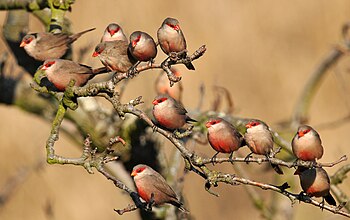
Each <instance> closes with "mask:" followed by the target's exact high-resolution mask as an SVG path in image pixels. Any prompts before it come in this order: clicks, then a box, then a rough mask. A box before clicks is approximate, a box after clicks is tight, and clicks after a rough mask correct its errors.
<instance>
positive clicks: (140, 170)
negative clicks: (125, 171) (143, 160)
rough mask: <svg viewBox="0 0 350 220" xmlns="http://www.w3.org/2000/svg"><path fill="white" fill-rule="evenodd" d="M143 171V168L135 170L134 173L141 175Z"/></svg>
mask: <svg viewBox="0 0 350 220" xmlns="http://www.w3.org/2000/svg"><path fill="white" fill-rule="evenodd" d="M144 169H145V168H144V167H141V168H138V169H137V170H136V172H137V173H141V172H142V171H143V170H144Z"/></svg>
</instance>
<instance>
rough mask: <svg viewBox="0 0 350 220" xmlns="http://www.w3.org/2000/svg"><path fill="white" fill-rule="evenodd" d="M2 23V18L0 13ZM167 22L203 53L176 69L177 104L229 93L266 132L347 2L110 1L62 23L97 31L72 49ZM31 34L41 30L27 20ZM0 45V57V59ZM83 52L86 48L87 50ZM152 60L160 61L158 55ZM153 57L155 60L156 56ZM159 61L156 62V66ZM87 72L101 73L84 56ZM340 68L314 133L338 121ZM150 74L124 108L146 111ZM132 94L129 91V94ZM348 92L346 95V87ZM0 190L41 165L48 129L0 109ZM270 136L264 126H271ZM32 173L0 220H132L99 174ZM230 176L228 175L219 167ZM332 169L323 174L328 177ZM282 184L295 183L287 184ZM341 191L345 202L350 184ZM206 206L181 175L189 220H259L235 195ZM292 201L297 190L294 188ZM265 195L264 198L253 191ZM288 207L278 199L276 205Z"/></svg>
mask: <svg viewBox="0 0 350 220" xmlns="http://www.w3.org/2000/svg"><path fill="white" fill-rule="evenodd" d="M0 15H1V21H0V22H1V23H3V21H4V18H5V12H1V13H0ZM168 16H172V17H176V18H177V19H178V20H179V21H180V23H181V27H182V29H183V31H184V33H185V36H186V39H187V42H188V49H189V51H191V52H192V51H194V50H195V49H197V48H198V47H199V46H201V45H202V44H206V45H207V48H208V51H207V53H206V54H205V56H204V57H202V58H201V59H200V60H197V61H195V62H194V65H195V67H196V71H194V72H189V71H186V70H185V69H184V68H182V67H181V70H183V83H184V88H185V93H184V104H185V106H186V107H187V108H189V109H191V108H194V107H195V106H196V104H197V100H198V94H199V92H198V88H199V85H200V84H201V83H204V84H205V85H206V87H207V90H208V98H207V100H206V101H207V102H206V108H207V107H208V106H209V104H210V102H211V100H212V99H211V94H212V93H211V92H210V90H211V87H212V86H213V85H221V86H224V87H226V88H228V89H229V91H230V92H231V94H232V96H233V98H234V101H235V105H236V106H237V108H238V109H239V110H238V115H239V116H243V117H254V118H260V119H263V120H265V121H266V122H267V123H268V124H270V125H273V124H276V123H278V122H281V121H285V120H288V119H289V118H290V116H291V113H292V110H293V107H294V105H295V102H296V100H297V98H298V95H299V94H300V92H301V89H302V88H303V85H304V84H305V83H306V81H307V80H308V79H309V76H310V73H311V72H312V71H313V70H314V69H315V67H316V66H317V65H318V63H319V62H320V60H321V59H322V58H323V57H324V56H325V55H326V54H327V52H328V51H329V50H330V49H331V48H332V47H333V46H334V45H335V44H337V43H338V42H340V40H341V35H340V29H341V26H342V24H343V23H345V22H347V21H349V20H350V2H349V1H346V0H344V1H340V0H339V1H326V0H323V1H315V0H310V1H304V0H298V1H273V0H268V1H230V0H226V1H202V0H196V1H185V0H183V1H164V0H159V1H114V0H100V1H92V0H89V1H87V0H85V1H83V0H80V1H77V2H76V3H75V4H74V5H73V11H72V13H70V14H68V17H69V18H70V19H71V21H72V23H73V30H74V31H75V32H78V31H81V30H85V29H87V28H91V27H96V28H97V30H96V31H94V32H93V33H89V34H87V35H85V36H83V37H82V38H81V39H80V40H78V41H77V42H76V43H75V44H74V47H76V48H79V47H82V46H84V45H86V44H91V45H95V44H97V43H98V41H99V39H100V36H101V33H102V32H103V30H104V28H105V27H106V25H107V24H108V23H110V22H117V23H119V24H120V25H121V26H122V27H123V28H124V31H125V32H126V33H127V34H130V33H132V32H133V31H134V30H143V31H146V32H148V33H150V34H151V35H152V36H154V37H155V36H156V31H157V29H158V27H159V26H160V24H161V22H162V21H163V19H164V18H166V17H168ZM32 23H33V24H32V28H31V31H41V30H42V28H41V27H40V26H39V25H38V22H37V21H35V20H33V22H32ZM5 50H6V47H4V45H3V43H1V46H0V52H2V51H5ZM91 53H92V49H91ZM160 54H161V52H160ZM159 57H164V56H163V55H161V56H159ZM160 60H161V59H160V58H158V59H157V61H160ZM84 62H85V63H86V64H89V65H92V66H96V67H97V66H100V65H101V64H100V63H99V61H98V60H97V59H96V58H95V59H94V58H92V57H88V58H87V59H85V60H84ZM348 65H349V64H348V63H347V62H346V59H344V60H343V61H342V62H341V63H340V64H339V65H338V66H337V67H336V68H335V69H333V70H332V71H331V72H330V73H329V75H328V76H327V77H326V79H325V81H324V83H323V84H322V86H321V88H320V91H319V93H318V94H317V96H316V99H315V100H314V102H313V104H312V117H311V121H310V124H311V125H314V126H315V127H316V128H317V125H319V124H321V123H324V122H329V121H333V120H336V119H339V118H341V117H344V116H345V115H347V114H348V113H349V110H350V109H349V108H347V104H346V103H349V102H350V98H349V94H348V92H347V91H349V90H347V91H345V90H344V89H342V87H341V86H340V84H339V77H338V78H337V77H336V74H335V70H337V71H338V72H339V73H340V74H342V76H343V77H344V78H345V79H346V81H345V83H347V84H349V80H350V76H349V73H347V72H346V71H344V70H345V69H347V66H348ZM156 73H157V71H156V72H152V71H149V72H145V73H143V74H141V75H140V76H138V77H137V78H135V79H134V80H132V82H131V83H130V86H129V87H128V89H127V93H126V95H125V97H124V101H126V100H129V99H130V98H134V97H136V96H138V95H143V96H144V98H145V101H146V103H148V104H149V103H150V100H151V99H152V98H153V97H154V91H153V81H154V79H155V78H156ZM135 88H137V89H135ZM347 88H349V87H347ZM0 121H1V123H0V131H1V132H0V147H1V153H0V173H1V175H0V186H3V185H4V183H5V180H7V179H8V177H9V176H11V175H13V174H15V173H16V172H17V171H18V169H19V168H21V167H23V166H26V165H27V166H29V167H30V166H33V164H35V163H37V161H38V160H43V157H44V154H45V152H44V146H45V141H46V137H47V135H48V133H49V129H50V125H49V124H47V123H46V122H44V121H43V120H42V119H40V118H39V117H37V116H33V115H31V114H28V113H25V112H23V111H21V110H19V109H18V108H16V107H11V106H3V105H2V106H0ZM272 127H273V126H272ZM349 129H350V123H346V124H341V125H339V126H336V127H335V128H333V127H327V128H324V129H320V130H319V133H320V135H321V137H322V141H323V143H324V146H325V155H324V157H323V158H322V161H325V162H326V161H331V160H335V159H337V158H338V157H340V156H341V155H343V154H348V156H350V155H349V144H348V142H349V140H350V133H349ZM71 145H72V143H70V142H69V141H67V140H65V138H64V137H61V139H60V142H59V143H58V145H57V148H59V152H60V153H62V154H64V155H69V156H74V155H79V151H78V150H77V148H76V147H72V146H71ZM197 150H198V152H200V153H205V154H207V155H212V154H213V151H212V150H211V149H210V147H209V146H199V147H198V148H197ZM44 167H45V168H44V169H43V170H40V171H39V172H35V173H33V174H31V175H30V176H29V178H28V179H27V180H26V181H25V182H24V184H23V185H21V186H20V187H19V188H17V190H16V191H15V192H14V193H13V194H12V195H13V197H12V198H11V199H10V200H9V202H8V203H7V204H6V205H5V206H4V207H3V208H0V219H8V220H14V219H28V220H31V219H33V220H38V219H46V216H45V215H44V209H45V207H46V206H47V205H45V204H46V203H47V202H50V203H51V204H52V206H53V213H54V219H87V220H93V219H97V218H100V219H137V213H136V212H134V213H129V214H125V215H124V216H122V217H120V216H118V215H116V214H115V213H114V212H113V208H122V207H124V206H125V205H126V204H127V203H128V202H130V199H129V197H128V196H127V195H124V194H123V193H122V192H121V191H120V190H118V189H116V188H115V187H114V186H113V184H111V183H110V182H108V181H106V179H104V177H102V176H101V175H98V174H96V175H88V174H87V173H86V172H85V170H83V169H82V168H76V167H72V166H58V165H54V166H49V165H45V166H44ZM217 169H223V170H225V171H228V172H233V169H232V168H231V167H230V166H218V167H217ZM262 170H263V168H262V167H259V166H254V170H251V171H250V172H251V173H252V174H254V175H255V176H254V179H256V180H261V181H263V180H265V179H266V178H265V176H263V175H258V174H259V173H262ZM334 170H335V169H334V168H332V169H327V171H328V172H329V173H332V172H334ZM286 179H289V180H293V179H294V180H296V177H292V176H288V177H286ZM342 188H343V189H344V190H346V191H347V192H348V194H350V184H349V180H346V181H345V182H344V183H343V185H342ZM215 190H216V191H217V192H218V193H219V194H220V195H221V196H220V197H219V198H215V197H213V196H211V195H209V194H208V193H206V192H205V190H204V186H203V181H202V179H200V178H199V177H198V176H196V175H194V174H190V175H188V176H187V177H186V184H185V195H186V198H187V201H188V207H189V209H190V210H191V213H192V214H193V215H194V216H195V217H196V219H214V218H217V219H233V218H235V219H247V218H253V217H254V218H259V217H260V215H259V213H258V212H257V211H256V210H255V209H254V208H253V205H252V203H251V202H250V201H249V199H248V198H247V194H246V192H245V190H244V188H243V187H242V186H238V187H231V186H225V185H222V184H221V185H220V186H219V187H218V188H216V189H215ZM295 190H296V192H299V190H300V189H299V188H296V189H295ZM258 192H259V193H261V194H263V195H267V192H265V191H262V190H258ZM277 198H278V199H279V200H278V201H282V202H284V203H287V206H288V207H289V204H290V203H289V200H288V199H287V198H284V197H281V196H277ZM292 211H293V212H295V217H294V219H310V220H311V219H340V217H338V216H334V215H332V214H330V213H329V212H326V211H323V212H321V210H319V209H318V208H316V207H312V206H309V205H306V204H301V205H299V204H298V203H297V204H295V205H294V207H293V209H292Z"/></svg>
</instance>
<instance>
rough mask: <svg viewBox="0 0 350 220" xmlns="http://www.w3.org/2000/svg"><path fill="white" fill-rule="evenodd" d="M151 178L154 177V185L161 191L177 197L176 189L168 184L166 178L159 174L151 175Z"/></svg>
mask: <svg viewBox="0 0 350 220" xmlns="http://www.w3.org/2000/svg"><path fill="white" fill-rule="evenodd" d="M149 178H152V179H153V182H154V187H155V188H156V189H157V190H159V191H160V192H162V193H164V194H166V195H168V196H169V197H171V198H175V199H177V197H176V194H175V192H174V190H173V189H172V188H171V187H170V186H169V185H168V183H167V182H166V180H165V179H164V178H163V177H162V176H161V175H160V174H159V175H154V174H152V175H150V176H149Z"/></svg>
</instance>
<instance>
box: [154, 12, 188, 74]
mask: <svg viewBox="0 0 350 220" xmlns="http://www.w3.org/2000/svg"><path fill="white" fill-rule="evenodd" d="M157 37H158V42H159V45H160V48H161V49H162V50H163V52H164V53H165V54H167V55H170V53H171V52H176V53H178V52H181V51H184V50H186V48H187V45H186V40H185V36H184V34H183V33H182V30H181V28H180V25H179V21H178V20H176V19H175V18H166V19H165V20H164V21H163V23H162V25H161V26H160V28H159V29H158V32H157ZM186 56H187V54H186V53H185V54H184V57H186ZM185 65H186V67H187V68H188V69H189V70H194V69H195V68H194V66H193V65H192V63H186V64H185Z"/></svg>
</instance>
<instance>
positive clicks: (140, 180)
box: [131, 164, 188, 212]
mask: <svg viewBox="0 0 350 220" xmlns="http://www.w3.org/2000/svg"><path fill="white" fill-rule="evenodd" d="M131 176H132V177H134V181H135V185H136V188H137V192H138V194H139V196H140V197H141V198H142V199H143V200H145V201H146V202H147V203H154V204H155V205H162V204H164V203H169V204H172V205H174V206H176V207H177V208H178V209H179V210H180V211H182V212H188V211H187V210H186V209H185V208H184V207H183V204H182V203H181V202H180V201H179V199H178V198H177V196H176V194H175V192H174V190H173V189H172V188H171V187H170V186H169V184H168V183H167V182H166V181H165V179H164V178H163V177H162V176H161V175H160V174H159V173H158V172H157V171H155V170H153V169H152V168H151V167H149V166H147V165H144V164H139V165H137V166H135V167H134V168H133V169H132V173H131Z"/></svg>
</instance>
